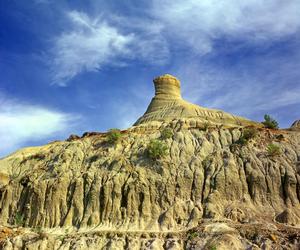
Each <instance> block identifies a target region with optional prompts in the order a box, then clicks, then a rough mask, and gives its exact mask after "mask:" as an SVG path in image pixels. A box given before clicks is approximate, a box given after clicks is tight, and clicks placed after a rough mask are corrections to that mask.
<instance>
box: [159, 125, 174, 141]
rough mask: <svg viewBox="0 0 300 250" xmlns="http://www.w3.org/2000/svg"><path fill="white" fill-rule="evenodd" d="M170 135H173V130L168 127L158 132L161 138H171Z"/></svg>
mask: <svg viewBox="0 0 300 250" xmlns="http://www.w3.org/2000/svg"><path fill="white" fill-rule="evenodd" d="M172 136H173V130H172V129H170V128H165V129H163V130H162V131H161V132H160V138H161V139H162V140H166V139H169V138H172Z"/></svg>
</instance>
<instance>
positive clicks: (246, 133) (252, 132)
mask: <svg viewBox="0 0 300 250" xmlns="http://www.w3.org/2000/svg"><path fill="white" fill-rule="evenodd" d="M256 135H257V131H256V129H255V128H246V129H244V130H243V132H242V135H241V137H240V138H239V139H238V140H237V142H236V143H237V144H240V145H242V146H245V145H246V144H247V143H248V142H249V141H250V140H251V139H253V138H255V136H256Z"/></svg>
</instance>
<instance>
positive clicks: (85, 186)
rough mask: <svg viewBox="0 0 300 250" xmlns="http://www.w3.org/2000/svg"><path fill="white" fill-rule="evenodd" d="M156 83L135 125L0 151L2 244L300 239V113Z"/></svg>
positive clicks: (284, 243) (173, 82)
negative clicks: (232, 107) (251, 115)
mask: <svg viewBox="0 0 300 250" xmlns="http://www.w3.org/2000/svg"><path fill="white" fill-rule="evenodd" d="M154 85H155V96H154V97H153V99H152V101H151V103H150V105H149V107H148V109H147V111H146V112H145V114H144V115H143V116H142V117H140V118H139V119H138V120H137V121H136V123H135V124H134V126H132V127H130V128H129V129H127V130H124V131H119V130H117V129H115V130H111V131H109V132H107V133H98V132H90V133H85V134H84V135H83V136H81V137H79V136H75V135H72V136H70V138H68V139H67V140H66V141H55V142H52V143H49V144H47V145H44V146H40V147H32V148H24V149H20V150H19V151H17V152H15V153H13V154H11V155H9V156H7V157H5V158H2V159H1V160H0V248H1V249H7V250H8V249H14V250H17V249H32V250H35V249H40V250H42V249H130V250H131V249H133V250H134V249H173V250H175V249H209V250H216V249H218V250H219V249H300V122H299V121H296V122H295V123H294V124H293V126H292V127H291V128H290V129H275V127H276V126H274V127H273V128H272V126H271V125H272V124H273V125H274V123H272V122H274V121H273V120H272V119H271V118H270V117H266V118H267V121H266V122H265V124H262V123H258V122H254V121H250V120H248V119H246V118H243V117H239V116H235V115H232V114H229V113H226V112H223V111H220V110H213V109H208V108H204V107H200V106H197V105H194V104H191V103H188V102H187V101H185V100H183V99H182V98H181V94H180V82H179V80H178V79H176V78H175V77H173V76H171V75H163V76H161V77H158V78H156V79H155V80H154ZM275 125H276V124H275Z"/></svg>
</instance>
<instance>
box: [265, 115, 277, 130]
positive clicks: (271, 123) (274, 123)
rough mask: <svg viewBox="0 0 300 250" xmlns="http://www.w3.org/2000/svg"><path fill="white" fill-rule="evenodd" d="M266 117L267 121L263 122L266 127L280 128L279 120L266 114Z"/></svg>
mask: <svg viewBox="0 0 300 250" xmlns="http://www.w3.org/2000/svg"><path fill="white" fill-rule="evenodd" d="M264 119H265V121H263V122H262V124H263V125H264V126H265V127H266V128H271V129H278V122H277V121H276V120H275V119H273V118H272V117H271V116H269V115H265V116H264Z"/></svg>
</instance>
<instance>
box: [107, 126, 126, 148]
mask: <svg viewBox="0 0 300 250" xmlns="http://www.w3.org/2000/svg"><path fill="white" fill-rule="evenodd" d="M121 137H122V134H121V131H120V129H117V128H114V129H110V130H109V131H108V132H107V141H108V142H109V143H111V144H116V143H117V142H118V141H119V140H120V139H121Z"/></svg>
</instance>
